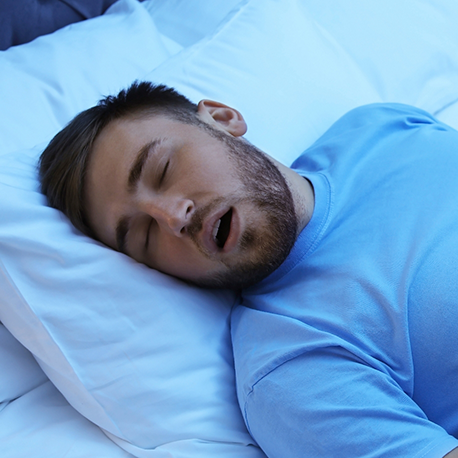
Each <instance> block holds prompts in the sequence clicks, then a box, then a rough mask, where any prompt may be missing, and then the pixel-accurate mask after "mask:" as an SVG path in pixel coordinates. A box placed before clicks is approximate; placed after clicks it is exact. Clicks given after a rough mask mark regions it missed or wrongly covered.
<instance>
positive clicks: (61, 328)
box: [0, 0, 458, 458]
mask: <svg viewBox="0 0 458 458" xmlns="http://www.w3.org/2000/svg"><path fill="white" fill-rule="evenodd" d="M457 22H458V3H457V2H455V1H454V0H404V1H402V2H399V1H398V0H385V1H383V2H368V1H366V0H352V1H351V2H348V1H347V0H332V1H330V2H312V1H308V0H212V1H208V0H193V1H192V2H188V1H186V0H169V1H167V2H165V1H161V0H146V1H144V2H138V1H137V0H119V1H117V2H116V3H114V4H113V5H112V6H111V7H110V8H109V9H108V10H107V11H106V12H105V13H104V14H103V15H101V16H98V17H94V18H91V19H88V20H84V21H80V22H78V23H74V24H70V25H68V26H66V27H64V28H61V29H59V30H56V31H55V32H53V33H49V34H47V35H44V36H40V37H38V38H37V39H35V40H33V41H31V42H29V43H24V44H22V45H18V46H13V47H10V48H9V49H7V50H5V51H2V52H1V53H0V100H1V105H0V321H1V323H0V371H1V376H0V456H1V457H2V458H23V457H24V458H25V457H30V456H34V457H38V458H41V457H43V458H45V457H46V458H54V457H55V458H63V457H65V458H82V457H98V458H105V457H106V458H118V457H119V458H127V457H137V458H166V457H167V458H172V457H173V458H197V457H199V458H206V457H208V458H210V457H212V458H214V457H216V456H217V457H221V458H265V455H264V453H263V452H262V450H261V449H260V448H259V447H258V446H257V444H256V443H255V441H254V440H253V439H252V438H251V437H250V434H249V431H248V430H247V429H246V427H245V424H244V421H243V415H242V412H241V411H240V408H239V405H238V402H237V396H236V382H235V381H236V374H235V373H234V366H233V356H232V349H231V339H230V329H229V317H230V313H231V308H232V306H233V305H234V304H235V303H236V301H237V296H236V294H235V293H233V292H231V291H206V290H200V289H198V288H195V287H192V286H189V285H187V284H185V283H183V282H181V281H179V280H177V279H174V278H170V277H168V276H166V275H163V274H161V273H159V272H156V271H152V270H150V269H148V268H146V267H145V266H143V265H140V264H138V263H136V262H135V261H133V260H131V259H129V258H127V257H126V256H124V255H122V254H120V253H116V252H114V251H111V250H109V249H107V248H105V247H104V246H102V245H101V244H99V243H98V242H95V241H93V240H90V239H88V238H87V237H85V236H83V235H82V234H80V233H78V231H77V230H76V229H74V228H73V227H72V226H71V225H70V224H69V223H68V221H67V220H66V218H65V217H64V216H63V215H62V214H60V213H59V212H58V211H56V210H54V209H52V208H50V207H48V206H47V203H46V199H45V198H44V197H43V196H42V195H41V194H40V192H39V183H38V180H37V170H36V164H37V159H38V157H39V155H40V153H41V151H42V150H43V148H44V146H45V145H46V143H47V142H48V141H49V140H50V139H51V138H52V136H53V135H54V134H55V133H56V132H57V131H58V130H60V129H61V128H62V127H63V126H64V125H65V124H66V123H67V122H68V121H69V120H70V119H71V118H72V117H73V116H74V115H76V114H77V113H78V112H80V111H81V110H83V109H85V108H88V107H90V106H92V105H93V104H94V103H96V102H97V100H98V99H99V98H101V97H102V96H104V95H108V94H112V93H116V92H117V91H119V90H120V89H121V88H124V87H126V86H127V85H129V84H130V83H131V82H133V81H134V80H148V81H153V82H155V83H165V84H167V85H170V86H173V87H175V88H176V89H178V90H179V91H181V92H182V93H184V94H185V95H186V96H188V97H189V98H190V99H191V100H193V101H195V102H198V101H199V100H200V99H202V98H210V99H214V100H218V101H221V102H224V103H226V104H227V105H230V106H233V107H235V108H237V109H238V110H239V111H240V112H242V114H243V115H244V117H245V118H246V120H247V123H248V133H247V135H246V137H247V138H248V139H249V140H250V141H252V142H253V143H254V144H255V145H257V146H259V147H260V148H262V149H264V150H265V151H267V152H269V153H270V154H271V155H272V156H274V157H275V158H277V159H278V160H280V161H282V162H283V163H285V164H290V163H291V162H292V161H293V160H294V159H295V157H296V156H298V155H299V154H300V153H301V152H302V151H303V150H305V149H306V148H307V147H308V146H310V145H311V144H312V143H313V142H314V141H315V140H316V139H317V138H319V136H320V135H321V134H323V133H324V132H325V131H326V129H327V128H328V127H329V126H330V125H331V124H332V123H333V122H334V121H336V120H337V119H338V118H339V117H340V116H341V115H343V114H344V113H345V112H347V111H349V110H350V109H352V108H354V107H356V106H359V105H364V104H367V103H373V102H400V103H407V104H411V105H415V106H417V107H420V108H423V109H425V110H427V111H429V112H430V113H432V114H434V115H435V116H437V117H438V118H439V119H440V120H441V121H444V122H446V123H448V124H450V125H451V126H452V127H455V128H458V28H457V27H456V23H457Z"/></svg>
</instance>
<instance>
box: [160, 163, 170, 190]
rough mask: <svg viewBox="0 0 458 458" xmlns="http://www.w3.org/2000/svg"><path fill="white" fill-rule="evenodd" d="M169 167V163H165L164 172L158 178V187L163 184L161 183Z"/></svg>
mask: <svg viewBox="0 0 458 458" xmlns="http://www.w3.org/2000/svg"><path fill="white" fill-rule="evenodd" d="M169 165H170V161H167V163H166V164H165V166H164V170H163V171H162V175H161V177H160V178H159V186H160V185H161V184H162V183H163V181H164V179H165V175H166V174H167V170H168V168H169Z"/></svg>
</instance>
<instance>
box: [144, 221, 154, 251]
mask: <svg viewBox="0 0 458 458" xmlns="http://www.w3.org/2000/svg"><path fill="white" fill-rule="evenodd" d="M153 222H154V219H153V218H151V220H150V222H149V224H148V227H147V229H146V236H145V250H147V249H148V245H149V234H150V232H151V225H152V224H153Z"/></svg>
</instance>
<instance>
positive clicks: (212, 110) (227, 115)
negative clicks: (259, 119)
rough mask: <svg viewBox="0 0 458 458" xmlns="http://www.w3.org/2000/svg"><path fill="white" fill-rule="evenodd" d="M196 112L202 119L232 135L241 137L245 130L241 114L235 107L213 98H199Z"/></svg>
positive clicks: (245, 126)
mask: <svg viewBox="0 0 458 458" xmlns="http://www.w3.org/2000/svg"><path fill="white" fill-rule="evenodd" d="M197 112H198V114H199V116H200V117H201V118H202V120H203V121H205V122H207V123H208V124H211V125H213V126H214V127H216V128H218V129H221V130H224V131H225V132H227V133H229V134H231V135H233V136H234V137H241V136H242V135H244V134H245V133H246V131H247V125H246V122H245V120H244V119H243V116H242V115H241V114H240V112H238V111H237V110H236V109H235V108H231V107H228V106H227V105H224V104H223V103H220V102H215V101H213V100H201V101H200V102H199V104H198V108H197Z"/></svg>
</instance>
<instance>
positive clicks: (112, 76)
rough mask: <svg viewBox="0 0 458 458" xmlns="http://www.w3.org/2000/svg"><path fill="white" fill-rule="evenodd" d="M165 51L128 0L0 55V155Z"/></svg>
mask: <svg viewBox="0 0 458 458" xmlns="http://www.w3.org/2000/svg"><path fill="white" fill-rule="evenodd" d="M168 56H169V53H168V52H167V50H166V49H165V47H164V45H163V43H162V40H161V36H160V34H159V33H158V31H157V29H156V27H155V24H154V22H153V20H152V19H151V16H150V15H149V14H148V12H147V11H146V10H145V8H144V7H143V6H142V4H141V3H139V2H138V1H136V0H122V1H119V2H117V3H116V4H115V5H113V6H112V7H110V8H109V9H108V11H107V12H106V13H105V14H104V15H103V16H100V17H96V18H93V19H90V20H87V21H83V22H79V23H77V24H71V25H69V26H67V27H65V28H63V29H61V30H58V31H56V32H54V33H53V34H51V35H46V36H42V37H39V38H37V39H36V40H34V41H33V42H31V43H27V44H24V45H20V46H16V47H13V48H10V49H8V50H7V51H2V52H0V68H1V69H2V70H1V72H0V100H1V101H2V105H1V110H0V145H1V148H0V154H4V153H7V152H10V151H14V150H16V149H22V148H29V147H33V146H34V145H36V144H38V143H40V142H43V141H45V140H47V139H49V138H50V137H51V136H52V135H54V134H55V133H56V132H57V131H58V130H60V129H61V128H62V127H63V126H64V125H65V124H66V123H67V122H68V121H70V119H72V118H73V117H74V116H75V115H76V114H77V113H79V112H80V111H82V110H84V109H86V108H88V107H90V106H92V105H94V104H95V103H96V102H97V101H98V100H99V99H100V98H101V97H102V96H105V95H109V94H112V93H116V92H118V91H119V90H120V89H121V88H123V87H125V86H126V85H128V84H130V83H131V82H132V80H134V79H136V78H138V77H139V76H141V75H143V74H145V73H147V72H149V71H151V70H152V69H154V68H155V67H157V65H159V64H160V63H161V62H163V61H164V60H165V59H167V58H168Z"/></svg>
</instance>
